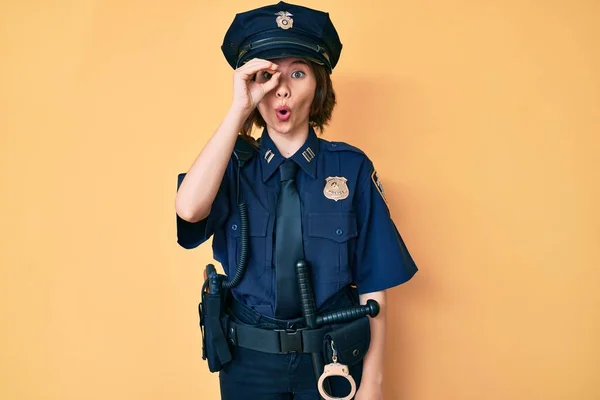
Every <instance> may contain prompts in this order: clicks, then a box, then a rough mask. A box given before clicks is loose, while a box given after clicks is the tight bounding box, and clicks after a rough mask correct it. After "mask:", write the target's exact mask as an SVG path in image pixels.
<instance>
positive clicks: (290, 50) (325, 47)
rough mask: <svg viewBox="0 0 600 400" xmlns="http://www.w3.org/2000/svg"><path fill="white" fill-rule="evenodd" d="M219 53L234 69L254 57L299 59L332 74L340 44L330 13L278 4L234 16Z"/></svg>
mask: <svg viewBox="0 0 600 400" xmlns="http://www.w3.org/2000/svg"><path fill="white" fill-rule="evenodd" d="M221 50H222V51H223V54H224V55H225V58H226V59H227V62H228V63H229V65H231V67H232V68H233V69H237V68H238V67H240V66H241V65H243V64H244V63H245V62H247V61H249V60H251V59H253V58H263V59H276V58H283V57H298V58H305V59H308V60H311V61H314V62H316V63H318V64H321V65H324V66H325V67H326V68H327V70H328V71H329V73H331V72H332V71H333V68H334V67H335V66H336V64H337V62H338V60H339V58H340V53H341V51H342V43H341V42H340V38H339V36H338V33H337V31H336V30H335V27H334V26H333V23H332V22H331V19H330V18H329V13H326V12H323V11H318V10H313V9H310V8H307V7H303V6H298V5H294V4H288V3H284V2H279V3H277V4H273V5H269V6H265V7H260V8H257V9H254V10H250V11H246V12H243V13H239V14H236V16H235V18H234V19H233V22H232V23H231V26H230V27H229V29H228V30H227V33H226V34H225V38H224V40H223V45H222V46H221Z"/></svg>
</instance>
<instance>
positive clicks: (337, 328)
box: [323, 317, 371, 366]
mask: <svg viewBox="0 0 600 400" xmlns="http://www.w3.org/2000/svg"><path fill="white" fill-rule="evenodd" d="M332 341H333V344H334V347H335V350H336V351H337V355H338V362H339V363H340V364H344V365H349V366H350V365H354V364H356V363H358V362H359V361H361V360H362V359H363V358H364V356H365V355H366V354H367V350H369V344H370V343H371V326H370V323H369V317H360V318H359V319H357V320H355V321H352V322H350V323H347V324H343V325H342V324H340V325H334V326H333V331H331V332H329V333H327V334H326V335H325V338H324V340H323V353H324V355H325V360H326V361H327V362H328V363H330V362H333V360H332V356H333V350H332V349H331V342H332Z"/></svg>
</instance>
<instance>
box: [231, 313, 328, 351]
mask: <svg viewBox="0 0 600 400" xmlns="http://www.w3.org/2000/svg"><path fill="white" fill-rule="evenodd" d="M329 332H331V327H329V326H324V327H321V328H317V329H305V328H302V329H296V330H293V329H262V328H256V327H253V326H248V325H243V324H238V323H236V322H234V321H232V320H231V319H230V320H229V324H228V331H227V336H228V339H229V341H230V343H232V344H233V345H236V346H239V347H244V348H246V349H251V350H256V351H262V352H263V353H271V354H286V353H318V352H322V351H323V339H324V338H325V335H326V334H327V333H329Z"/></svg>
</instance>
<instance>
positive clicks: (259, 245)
mask: <svg viewBox="0 0 600 400" xmlns="http://www.w3.org/2000/svg"><path fill="white" fill-rule="evenodd" d="M242 225H243V224H242V222H241V219H240V215H239V213H235V216H233V217H232V218H231V219H230V220H229V222H228V227H227V229H228V233H229V235H227V236H228V240H227V243H228V246H227V247H228V250H227V252H228V257H229V273H228V279H233V277H234V275H235V273H236V271H237V269H238V263H239V260H240V257H241V256H242V251H243V249H242V230H243V226H242ZM268 225H269V214H268V213H267V212H266V211H263V210H248V227H247V229H248V245H247V248H246V251H245V255H246V270H245V272H244V275H243V279H242V282H243V281H244V279H246V278H249V279H257V278H260V277H262V276H263V275H264V274H265V272H266V270H267V265H268V258H270V257H267V255H268V254H270V253H269V251H270V248H271V247H270V241H269V240H267V228H268Z"/></svg>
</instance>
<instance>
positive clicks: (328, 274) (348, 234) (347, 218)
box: [306, 212, 358, 283]
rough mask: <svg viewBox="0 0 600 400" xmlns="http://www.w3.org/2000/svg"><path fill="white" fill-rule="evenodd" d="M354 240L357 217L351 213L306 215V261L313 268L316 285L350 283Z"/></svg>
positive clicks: (356, 233)
mask: <svg viewBox="0 0 600 400" xmlns="http://www.w3.org/2000/svg"><path fill="white" fill-rule="evenodd" d="M357 236H358V232H357V226H356V215H355V214H354V213H352V212H346V213H340V212H336V213H314V214H309V216H308V238H309V241H310V243H309V245H308V246H306V248H307V253H308V254H307V255H308V257H307V258H308V259H309V261H311V262H312V264H313V266H315V267H316V268H315V270H314V272H313V276H314V279H315V280H316V281H317V282H323V283H325V282H326V283H339V282H344V281H349V280H350V276H351V273H350V260H351V259H352V254H354V250H355V246H356V239H355V238H356V237H357Z"/></svg>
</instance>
